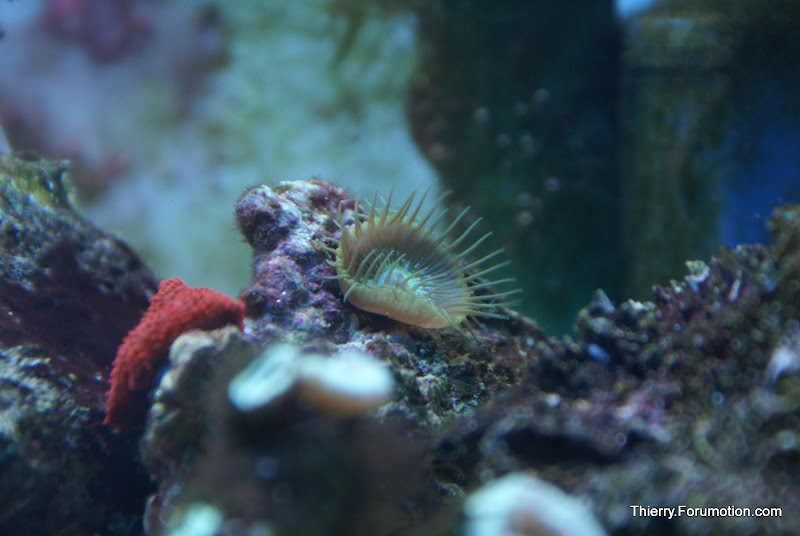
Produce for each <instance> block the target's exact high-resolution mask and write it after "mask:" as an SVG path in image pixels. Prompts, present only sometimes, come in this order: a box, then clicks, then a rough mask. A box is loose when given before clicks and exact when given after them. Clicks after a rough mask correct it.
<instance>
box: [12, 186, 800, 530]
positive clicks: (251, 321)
mask: <svg viewBox="0 0 800 536" xmlns="http://www.w3.org/2000/svg"><path fill="white" fill-rule="evenodd" d="M354 202H355V200H354V199H353V198H352V197H351V196H349V195H348V194H347V193H346V192H344V191H343V190H341V189H339V188H336V187H334V186H332V185H330V184H328V183H324V182H322V181H318V180H314V179H312V180H310V181H302V182H301V181H298V182H284V183H281V184H279V185H278V186H276V187H272V188H270V187H266V186H258V187H254V188H251V189H249V190H248V191H246V192H245V193H244V194H243V195H242V197H241V198H240V199H239V202H238V203H237V205H236V209H235V214H236V222H237V226H238V228H239V230H240V231H241V232H242V234H243V236H244V238H245V240H246V241H247V242H248V243H249V244H250V246H251V247H252V248H253V279H252V281H251V283H250V285H249V286H248V287H247V288H245V289H244V290H243V291H242V293H241V295H240V297H241V299H242V300H243V301H244V302H245V307H246V314H247V320H246V324H245V330H244V332H243V333H240V332H239V331H238V330H237V329H235V328H233V327H228V328H222V329H218V330H214V331H208V332H201V331H191V332H188V333H186V334H184V335H182V336H181V337H179V338H178V339H177V340H176V341H175V342H174V343H173V345H172V348H171V350H170V355H169V364H168V366H167V367H166V369H165V371H164V373H163V374H162V375H161V376H160V377H159V379H158V381H157V384H156V385H154V389H153V393H152V405H151V407H150V410H149V414H148V418H147V425H146V427H145V429H144V431H143V432H141V440H140V443H139V448H140V455H141V460H142V463H143V465H144V467H145V468H146V470H147V472H148V473H149V474H150V476H151V478H152V480H153V482H154V484H155V486H156V490H155V492H154V493H152V494H151V495H149V499H147V507H146V512H145V515H144V523H143V526H144V529H143V530H144V532H145V533H147V534H209V535H211V534H235V535H239V534H241V535H245V534H312V535H313V534H542V533H547V534H604V533H606V534H618V535H624V534H637V533H650V534H661V535H672V534H708V533H726V534H754V533H770V534H800V531H798V529H797V527H798V526H800V519H798V514H797V513H796V512H797V511H798V506H800V505H798V503H800V489H798V487H799V486H798V483H797V482H796V479H794V478H793V475H795V474H797V471H798V460H799V459H800V457H798V454H799V453H800V427H799V426H800V425H799V424H798V423H800V418H799V417H800V415H799V414H798V413H799V411H798V406H799V405H800V322H798V319H799V318H800V310H798V305H797V304H798V303H799V302H798V297H799V296H798V295H799V294H800V254H799V252H800V208H796V207H783V208H778V209H776V211H775V212H774V214H773V217H772V219H771V223H770V228H771V231H772V233H773V236H774V243H773V244H772V245H770V246H761V245H750V246H740V247H738V248H736V249H734V250H729V249H723V250H721V251H720V253H719V255H718V256H717V257H715V258H713V259H711V260H709V261H708V262H707V263H706V262H701V261H692V262H690V263H687V267H688V273H687V275H686V276H685V277H684V278H683V280H681V281H676V282H673V283H672V284H671V285H669V286H667V287H656V288H654V291H653V299H652V301H645V302H638V301H625V302H622V303H619V304H615V303H612V302H611V301H610V300H609V299H608V298H607V297H606V295H605V294H604V293H603V292H602V291H597V292H596V293H595V295H594V297H593V298H592V300H591V302H590V303H589V304H588V305H587V306H586V307H585V308H583V309H582V310H581V311H580V313H579V315H578V317H577V319H576V324H575V327H576V336H575V337H574V338H570V337H564V338H551V337H548V336H547V335H546V334H545V333H543V332H542V331H541V330H540V329H539V328H538V327H537V325H536V323H535V322H533V321H531V320H529V319H527V318H524V317H522V316H520V315H518V314H516V313H514V312H512V311H508V319H505V320H503V319H490V320H488V321H486V322H484V324H483V325H482V326H481V327H478V328H476V335H477V340H475V339H472V338H470V337H464V336H462V335H461V334H459V333H457V332H456V331H455V330H450V329H446V330H426V329H422V328H417V327H413V326H409V325H404V324H400V323H397V322H394V321H391V320H389V319H386V318H383V317H380V316H376V315H373V314H371V313H367V312H364V311H360V310H358V309H356V308H355V307H353V306H352V305H350V304H348V303H344V302H343V301H342V295H341V292H340V289H339V285H338V282H337V281H336V280H335V279H332V276H334V275H335V274H334V269H333V268H332V267H331V266H330V265H329V264H328V260H330V253H328V252H327V251H326V249H325V247H324V246H325V245H329V244H330V242H328V239H329V238H330V237H332V236H335V235H336V233H338V229H337V227H336V225H335V223H334V217H335V215H336V213H337V210H338V209H339V207H340V206H341V207H342V209H343V210H344V211H345V214H347V213H348V211H351V210H352V209H353V206H354ZM4 236H5V233H4ZM123 273H125V272H123ZM128 275H129V276H130V273H128ZM4 277H6V276H4ZM120 277H121V276H120ZM147 288H148V289H152V286H149V287H147ZM68 297H69V296H68ZM72 299H75V298H72ZM140 305H141V304H140ZM5 363H6V364H8V365H7V366H12V365H13V362H12V359H10V358H8V357H7V358H6V360H5ZM17 370H19V369H17ZM43 370H44V371H46V372H47V374H48V375H49V377H53V378H58V377H61V374H62V372H60V369H57V368H55V367H54V366H53V365H46V366H45V367H43ZM106 372H107V369H106ZM8 374H9V373H5V374H4V383H3V387H2V390H0V393H2V394H3V396H4V397H5V396H6V395H5V393H6V392H8V389H9V387H7V385H8V382H7V381H6V380H5V378H6V377H7V375H8ZM67 378H69V376H67ZM64 381H65V385H64V387H62V388H61V390H60V391H53V392H57V393H60V394H61V396H64V397H68V398H69V397H76V396H77V395H76V394H75V393H74V392H73V391H71V390H70V387H69V385H68V382H67V381H66V380H64ZM95 381H96V380H95ZM77 383H79V382H77V381H76V382H75V384H77ZM51 389H53V390H55V389H56V387H51ZM13 407H14V408H15V410H14V411H17V412H19V411H22V409H25V410H26V411H33V410H32V409H31V408H32V407H33V402H32V401H31V400H29V399H26V400H17V401H14V402H13ZM67 407H68V406H66V405H64V404H59V405H51V406H49V407H48V408H44V409H41V410H40V411H39V412H38V413H36V415H37V416H38V420H35V421H34V422H32V423H31V425H30V426H32V427H33V428H35V429H41V428H43V427H44V422H45V421H47V422H54V423H60V424H59V426H62V427H63V426H67V425H65V424H64V422H66V421H69V419H70V413H69V412H68V411H67V410H66V409H65V408H67ZM90 420H91V419H87V420H86V421H81V422H78V423H76V424H75V425H74V428H73V429H76V430H81V431H85V430H89V429H92V428H91V427H90V422H89V421H90ZM92 426H96V421H95V423H94V424H92ZM97 433H99V434H107V437H110V438H113V439H114V440H116V441H117V442H118V444H117V446H116V450H115V449H114V448H112V447H113V445H111V446H108V445H107V447H108V449H109V451H110V452H116V453H117V454H116V455H117V456H119V457H122V458H126V460H127V461H126V463H127V464H128V465H127V466H124V467H123V466H119V465H118V466H115V467H114V471H115V472H116V473H117V475H118V478H119V479H120V481H125V479H127V478H129V477H130V474H134V475H135V474H136V468H135V467H134V466H133V465H134V464H133V461H132V460H134V459H136V456H135V455H134V454H133V453H132V452H131V451H130V450H124V449H123V448H122V447H121V446H120V445H129V444H130V443H126V439H129V437H130V436H129V435H126V434H109V433H108V431H107V430H101V431H100V432H97ZM4 437H8V434H7V433H6V435H5V436H4ZM3 459H4V460H5V459H7V456H6V457H4V458H3ZM2 463H6V462H5V461H3V462H2ZM103 463H106V461H105V460H103V459H99V460H91V462H89V461H84V464H89V465H88V466H89V467H92V466H93V465H92V464H103ZM85 467H86V465H80V470H81V471H85V470H86V469H85ZM109 470H110V469H109ZM63 471H64V475H67V476H68V477H70V478H71V476H72V474H73V473H76V472H79V471H77V470H76V469H71V468H68V467H64V468H63ZM5 474H7V473H6V471H4V475H5ZM9 474H10V473H9ZM6 482H8V480H7V479H6V478H4V479H3V484H2V485H0V488H2V489H3V491H2V493H4V494H6V493H8V491H7V490H8V488H7V486H8V484H6ZM121 485H122V484H120V486H121ZM139 491H140V498H141V501H142V502H144V501H145V499H146V495H147V494H148V493H149V492H148V491H147V490H146V488H145V487H142V488H141V489H140V490H139ZM54 500H55V501H58V500H59V499H54ZM62 500H63V499H62ZM101 504H102V505H104V506H105V507H108V502H103V503H101ZM681 505H683V506H686V507H691V508H707V507H714V508H723V509H725V508H727V507H729V506H730V507H734V508H749V509H750V514H751V515H750V516H749V517H742V516H733V515H724V513H723V515H719V516H709V515H694V516H692V515H689V512H687V511H683V512H682V515H680V516H676V517H673V518H672V519H668V518H666V517H663V516H654V515H650V514H649V513H647V512H649V511H645V512H644V513H643V511H641V510H636V509H635V508H632V507H635V506H641V507H655V508H658V507H662V508H676V510H677V508H678V507H679V506H681ZM764 507H778V508H781V513H782V515H781V516H773V517H756V513H755V509H756V508H764ZM726 512H727V510H726ZM692 513H695V514H701V513H702V512H701V511H700V510H695V511H692ZM8 519H11V517H8V516H6V517H5V518H0V523H2V522H6V520H8ZM17 519H20V518H17ZM6 526H10V525H2V527H3V528H5V527H6ZM83 527H85V526H81V528H83ZM84 532H87V531H84ZM52 533H59V530H55V529H54V530H53V532H52ZM60 533H69V532H68V530H66V529H63V528H61V529H60ZM118 533H119V532H118Z"/></svg>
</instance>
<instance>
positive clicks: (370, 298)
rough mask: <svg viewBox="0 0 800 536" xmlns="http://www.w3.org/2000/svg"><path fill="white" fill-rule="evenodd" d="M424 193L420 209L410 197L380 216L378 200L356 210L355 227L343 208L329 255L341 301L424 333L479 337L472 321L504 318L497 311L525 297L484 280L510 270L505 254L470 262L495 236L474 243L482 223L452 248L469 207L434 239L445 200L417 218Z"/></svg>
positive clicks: (388, 201)
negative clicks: (453, 233)
mask: <svg viewBox="0 0 800 536" xmlns="http://www.w3.org/2000/svg"><path fill="white" fill-rule="evenodd" d="M427 193H428V192H425V193H423V194H422V195H421V196H420V197H419V200H418V201H416V203H415V198H416V194H417V192H416V191H415V192H413V193H412V194H411V195H410V196H409V197H408V199H406V200H405V201H404V202H403V203H402V204H401V205H400V206H399V207H397V208H396V209H392V208H391V198H392V194H391V192H390V193H389V196H388V198H387V199H386V200H385V201H383V204H382V206H381V208H380V209H378V207H377V193H376V195H375V197H373V199H372V202H371V203H369V204H368V209H367V210H362V207H361V204H360V203H358V202H356V205H355V207H356V208H355V210H354V211H353V223H352V224H351V225H347V224H346V218H345V214H344V213H343V211H342V210H341V207H340V208H339V213H338V215H337V218H336V221H337V224H338V226H339V228H340V231H341V232H340V235H339V238H338V239H337V238H332V239H331V240H332V241H333V242H334V243H335V246H336V247H330V248H326V249H328V250H329V251H330V252H331V253H332V254H333V255H334V260H332V261H329V263H330V264H331V265H333V266H334V267H335V268H336V272H337V274H336V276H335V278H336V279H338V280H339V285H340V287H341V289H342V292H343V294H344V300H345V301H349V302H350V303H352V304H353V305H355V306H356V307H358V308H360V309H363V310H365V311H370V312H372V313H377V314H381V315H384V316H387V317H389V318H392V319H394V320H398V321H400V322H405V323H407V324H413V325H415V326H420V327H424V328H444V327H448V326H450V327H453V328H455V329H457V330H458V331H459V332H460V333H462V334H463V333H464V331H463V329H462V326H466V327H467V329H468V330H469V331H470V332H471V333H472V334H473V335H474V331H473V330H472V328H471V327H470V325H469V320H474V319H476V318H481V317H482V318H505V316H504V315H503V314H501V312H500V309H499V307H500V306H501V305H502V304H503V303H504V301H505V299H506V298H507V297H508V296H510V295H512V294H516V293H518V292H520V291H519V290H517V289H514V290H508V291H500V292H498V291H496V290H494V288H495V287H496V286H497V285H501V284H506V283H512V282H513V281H514V280H513V279H498V280H490V279H488V278H487V276H489V275H490V274H491V273H492V272H494V271H495V270H497V269H499V268H501V267H503V266H506V265H507V264H508V261H505V262H497V261H496V258H497V257H498V256H499V255H500V254H501V253H502V252H503V250H502V249H497V250H495V251H492V252H491V253H489V254H487V255H485V256H483V257H481V258H479V259H477V260H472V261H470V260H468V259H469V256H470V254H472V253H473V252H474V251H475V250H476V249H477V248H478V247H480V245H481V244H482V243H484V242H485V241H486V240H488V239H489V238H490V237H491V235H492V233H486V234H484V235H482V236H481V237H480V238H478V239H477V240H475V241H474V242H472V243H469V240H468V238H469V235H471V234H472V233H473V231H474V230H475V228H476V227H477V225H478V223H480V218H479V219H477V220H476V221H475V222H473V223H472V224H471V225H470V226H469V227H468V228H467V229H466V230H465V231H464V232H463V233H462V234H461V235H460V236H458V237H457V238H455V239H454V240H452V241H448V238H447V237H448V236H449V234H450V232H451V231H452V230H453V229H454V228H455V227H456V225H457V224H458V223H459V222H460V221H461V220H462V219H463V218H464V216H466V214H467V213H468V211H469V207H467V208H466V209H464V210H463V211H462V212H461V213H460V214H459V215H458V216H457V217H456V218H455V219H454V220H453V221H452V222H451V223H450V225H449V226H448V227H447V228H446V229H445V230H443V231H441V232H437V231H436V230H435V229H436V227H437V225H438V224H439V222H440V221H441V220H442V218H443V217H444V215H445V214H446V213H447V210H443V209H438V208H437V207H438V206H439V205H440V202H441V200H442V199H443V198H444V196H445V195H446V194H444V195H443V196H442V197H440V198H439V199H438V200H437V202H436V203H435V206H434V208H433V209H431V210H430V211H428V212H427V213H426V214H425V215H424V216H420V212H421V211H422V206H423V203H424V202H425V198H426V197H427Z"/></svg>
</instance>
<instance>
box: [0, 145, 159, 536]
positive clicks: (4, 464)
mask: <svg viewBox="0 0 800 536" xmlns="http://www.w3.org/2000/svg"><path fill="white" fill-rule="evenodd" d="M66 172H67V165H66V163H63V162H47V161H41V160H36V159H31V158H29V159H21V158H17V157H14V156H10V155H0V445H2V446H0V473H1V474H2V475H3V477H2V479H0V533H3V534H23V533H24V534H42V535H44V534H48V535H50V534H67V533H75V534H91V533H104V534H136V533H138V532H139V528H138V516H139V515H140V513H141V510H142V505H141V500H142V498H143V497H144V493H145V491H146V488H147V481H146V479H145V478H144V476H143V474H142V473H141V471H140V470H139V469H138V468H137V465H136V463H135V462H134V461H133V460H134V459H135V458H134V457H133V455H132V452H133V449H132V446H133V445H132V443H131V442H130V440H129V439H128V440H126V439H125V438H124V437H118V436H111V435H110V434H109V433H108V432H107V431H106V430H105V429H103V428H102V427H100V426H99V425H100V422H101V421H102V415H103V393H104V392H105V390H106V387H107V384H106V381H105V380H106V377H107V374H108V369H109V366H110V364H111V360H112V359H113V357H114V352H115V350H116V347H117V346H118V345H119V343H120V341H121V339H122V337H123V336H124V335H125V333H126V332H127V331H128V330H129V329H130V328H131V327H132V325H133V324H134V323H135V322H136V320H137V318H138V316H139V315H140V314H141V312H142V311H143V310H144V308H145V307H146V306H147V298H148V296H149V295H150V294H151V293H152V292H153V290H154V288H155V279H154V277H153V275H152V273H151V272H150V270H149V269H148V268H147V267H146V266H144V264H142V262H141V261H140V260H139V258H138V257H137V256H136V254H134V253H133V252H132V251H131V250H130V249H129V248H128V247H127V246H126V245H125V244H124V243H122V242H121V241H119V240H118V239H116V238H114V237H113V236H110V235H107V234H105V233H103V232H101V231H100V230H98V229H96V228H95V227H93V226H92V225H91V224H89V223H88V222H87V221H85V220H84V219H83V218H81V217H80V216H79V215H78V213H77V212H76V211H75V210H74V209H73V207H72V205H71V198H72V193H71V192H72V189H71V187H70V185H69V180H68V178H67V176H66ZM117 481H124V482H125V485H124V486H118V485H116V484H115V483H116V482H117Z"/></svg>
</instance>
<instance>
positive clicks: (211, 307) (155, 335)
mask: <svg viewBox="0 0 800 536" xmlns="http://www.w3.org/2000/svg"><path fill="white" fill-rule="evenodd" d="M226 324H236V325H237V326H238V327H239V329H240V330H241V329H243V327H244V304H243V303H242V302H240V301H239V300H234V299H232V298H229V297H228V296H226V295H224V294H221V293H219V292H216V291H214V290H211V289H207V288H190V287H189V286H187V285H186V284H185V283H184V282H183V281H182V280H180V279H179V278H174V279H166V280H164V281H162V282H161V283H160V284H159V285H158V292H156V294H155V295H154V296H153V297H152V298H150V306H149V307H148V308H147V311H146V312H145V314H144V317H142V320H141V321H140V322H139V324H137V325H136V327H134V328H133V329H132V330H131V331H130V332H129V333H128V335H127V336H126V337H125V339H124V340H123V341H122V344H121V345H120V347H119V349H118V350H117V356H116V358H115V359H114V365H113V368H112V369H111V387H110V388H109V390H108V392H107V393H106V418H105V421H104V422H105V424H108V425H110V426H113V427H115V428H134V427H136V426H139V425H140V424H141V421H142V417H143V415H144V413H145V411H146V410H147V392H148V390H149V389H150V386H151V383H152V381H153V376H154V375H155V373H156V371H157V370H158V368H159V367H160V366H161V365H162V364H163V363H164V362H165V360H166V357H167V352H168V350H169V347H170V345H171V344H172V342H173V341H174V340H175V339H176V338H178V336H179V335H180V334H181V333H183V332H185V331H188V330H191V329H215V328H218V327H222V326H224V325H226Z"/></svg>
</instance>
